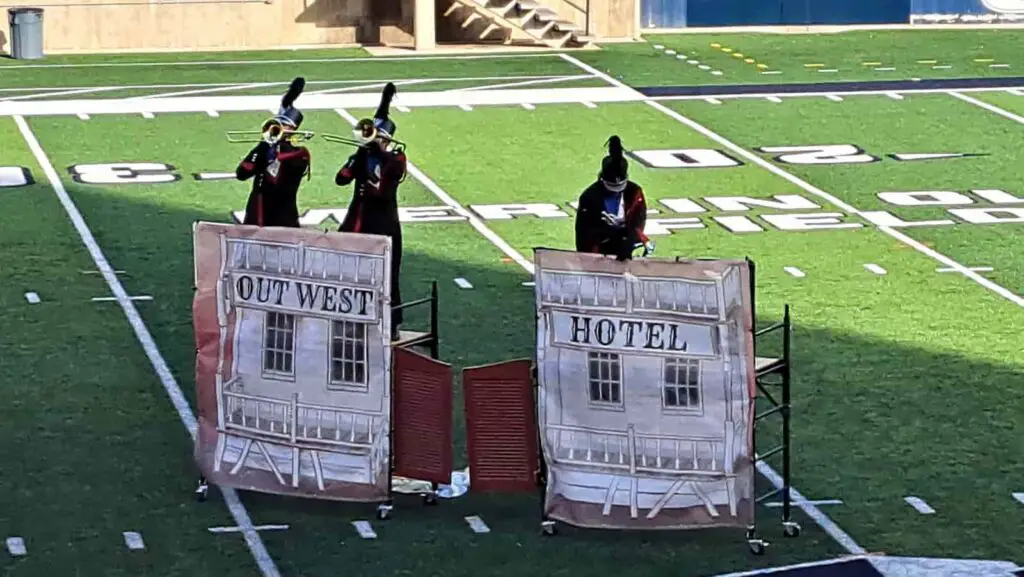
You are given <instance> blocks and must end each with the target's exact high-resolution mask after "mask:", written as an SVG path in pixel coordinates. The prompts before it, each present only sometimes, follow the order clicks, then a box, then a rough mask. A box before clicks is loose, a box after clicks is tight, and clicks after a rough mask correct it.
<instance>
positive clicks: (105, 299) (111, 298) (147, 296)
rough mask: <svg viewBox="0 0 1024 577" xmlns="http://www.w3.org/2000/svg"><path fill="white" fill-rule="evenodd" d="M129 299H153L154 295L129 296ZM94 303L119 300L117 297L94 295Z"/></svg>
mask: <svg viewBox="0 0 1024 577" xmlns="http://www.w3.org/2000/svg"><path fill="white" fill-rule="evenodd" d="M128 299H129V300H133V301H151V300H153V297H151V296H149V295H140V296H137V297H128ZM92 302H94V303H112V302H117V297H92Z"/></svg>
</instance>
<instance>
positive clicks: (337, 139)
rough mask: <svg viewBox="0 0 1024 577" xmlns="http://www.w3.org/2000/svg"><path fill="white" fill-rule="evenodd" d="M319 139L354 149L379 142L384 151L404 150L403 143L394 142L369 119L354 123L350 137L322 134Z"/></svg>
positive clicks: (399, 141)
mask: <svg viewBox="0 0 1024 577" xmlns="http://www.w3.org/2000/svg"><path fill="white" fill-rule="evenodd" d="M320 138H323V139H324V140H326V141H327V142H333V143H335V144H347V145H349V146H355V147H363V146H367V145H368V144H370V143H371V142H373V141H375V140H380V141H382V142H383V144H384V148H385V149H390V150H392V151H394V152H401V151H403V150H405V143H404V142H402V141H401V140H395V139H394V138H392V137H391V135H389V134H387V133H383V132H381V131H380V130H377V127H376V126H374V124H373V121H372V120H370V119H369V118H364V119H362V120H360V121H359V122H358V123H356V126H355V129H353V130H352V136H339V135H337V134H326V133H324V134H321V135H320Z"/></svg>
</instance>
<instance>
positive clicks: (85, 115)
mask: <svg viewBox="0 0 1024 577" xmlns="http://www.w3.org/2000/svg"><path fill="white" fill-rule="evenodd" d="M78 118H80V119H82V120H89V115H88V114H85V113H82V112H79V113H78Z"/></svg>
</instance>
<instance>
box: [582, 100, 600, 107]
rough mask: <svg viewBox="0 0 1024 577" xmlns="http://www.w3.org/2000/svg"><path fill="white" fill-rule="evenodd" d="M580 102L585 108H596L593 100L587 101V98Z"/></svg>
mask: <svg viewBox="0 0 1024 577" xmlns="http://www.w3.org/2000/svg"><path fill="white" fill-rule="evenodd" d="M580 104H582V105H583V106H586V107H587V108H597V105H596V104H594V103H593V102H589V101H587V100H584V101H583V102H581V103H580Z"/></svg>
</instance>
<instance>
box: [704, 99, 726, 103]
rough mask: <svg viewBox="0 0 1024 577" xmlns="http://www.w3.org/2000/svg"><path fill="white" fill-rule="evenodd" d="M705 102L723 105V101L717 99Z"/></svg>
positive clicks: (705, 100)
mask: <svg viewBox="0 0 1024 577" xmlns="http://www.w3.org/2000/svg"><path fill="white" fill-rule="evenodd" d="M704 102H707V103H708V104H721V103H722V101H721V100H719V99H717V98H705V99H704Z"/></svg>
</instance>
